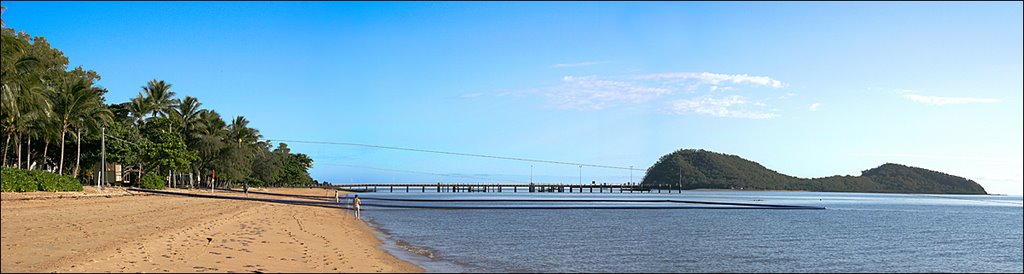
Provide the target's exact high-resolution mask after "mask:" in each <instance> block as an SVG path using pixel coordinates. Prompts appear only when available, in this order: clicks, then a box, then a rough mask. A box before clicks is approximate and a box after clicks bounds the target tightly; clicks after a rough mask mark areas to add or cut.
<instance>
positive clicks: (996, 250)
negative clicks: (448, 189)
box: [360, 191, 1024, 272]
mask: <svg viewBox="0 0 1024 274" xmlns="http://www.w3.org/2000/svg"><path fill="white" fill-rule="evenodd" d="M360 197H365V198H368V199H365V200H364V203H366V204H373V203H378V204H392V205H394V204H405V205H408V204H415V205H431V204H432V205H451V204H457V205H472V206H478V205H487V204H501V205H502V206H504V207H517V206H578V205H593V204H595V203H594V202H515V201H512V202H486V203H473V202H469V203H466V202H464V203H439V202H394V201H390V202H389V201H375V200H373V198H375V197H376V198H399V199H511V200H516V199H525V200H537V199H598V198H599V199H602V200H607V199H612V200H615V199H621V200H637V199H640V200H642V199H656V200H664V199H672V200H687V201H713V202H735V203H758V204H784V205H802V206H820V207H826V208H827V209H826V210H771V209H741V210H721V209H529V210H526V209H458V210H437V209H388V208H377V207H372V206H368V207H366V208H367V210H365V211H364V212H363V218H364V219H367V220H368V221H370V222H371V223H372V224H374V225H375V226H377V227H378V228H380V229H382V231H384V233H385V235H384V237H385V238H386V239H387V240H388V241H390V242H391V246H390V248H391V249H394V250H393V251H396V250H398V249H402V250H412V251H413V252H397V253H398V254H399V255H400V256H404V257H405V258H407V259H410V261H412V262H414V263H417V264H419V265H421V266H423V267H424V268H426V269H427V270H429V271H463V272H542V271H543V272H1021V271H1022V270H1024V267H1022V251H1021V250H1022V239H1024V238H1022V226H1024V225H1022V222H1024V220H1022V215H1024V209H1022V204H1024V201H1022V199H1021V197H1007V196H977V195H907V194H863V193H821V192H745V191H686V192H684V193H683V194H677V193H673V194H629V193H623V194H619V193H614V194H609V193H600V194H599V193H595V194H589V193H586V194H581V193H572V194H570V193H522V192H520V193H508V192H503V193H494V192H490V193H386V192H385V193H366V194H360ZM600 204H602V205H617V206H621V205H626V206H632V205H645V206H646V205H654V206H657V205H662V203H635V202H623V203H616V202H600ZM396 242H397V243H396Z"/></svg>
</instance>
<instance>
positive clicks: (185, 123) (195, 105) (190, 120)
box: [170, 96, 203, 142]
mask: <svg viewBox="0 0 1024 274" xmlns="http://www.w3.org/2000/svg"><path fill="white" fill-rule="evenodd" d="M202 105H203V103H200V102H199V100H198V99H196V98H195V97H192V96H185V99H184V100H181V102H179V103H177V104H176V107H175V108H172V109H171V111H170V118H171V120H173V121H175V122H176V123H178V124H180V125H181V128H180V130H179V131H180V132H181V136H182V137H184V138H185V141H186V142H187V141H188V140H190V139H193V138H194V137H195V134H196V130H197V128H198V127H199V126H200V125H199V123H200V122H201V118H202V117H200V116H199V112H200V109H199V106H202Z"/></svg>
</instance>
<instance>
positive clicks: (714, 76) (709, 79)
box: [636, 72, 786, 88]
mask: <svg viewBox="0 0 1024 274" xmlns="http://www.w3.org/2000/svg"><path fill="white" fill-rule="evenodd" d="M636 79H642V80H661V81H697V82H698V83H701V84H706V85H713V86H719V85H723V84H741V85H742V84H745V85H753V86H763V87H771V88H782V87H785V86H786V84H785V83H783V82H782V81H779V80H775V79H772V78H770V77H767V76H750V75H746V74H721V73H710V72H672V73H657V74H647V75H640V76H637V77H636Z"/></svg>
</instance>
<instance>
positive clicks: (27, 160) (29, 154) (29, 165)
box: [25, 135, 35, 169]
mask: <svg viewBox="0 0 1024 274" xmlns="http://www.w3.org/2000/svg"><path fill="white" fill-rule="evenodd" d="M27 150H28V151H26V152H25V167H26V168H25V169H32V168H33V167H35V165H33V164H32V135H29V136H28V149H27Z"/></svg>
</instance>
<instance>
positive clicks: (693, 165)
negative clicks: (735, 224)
mask: <svg viewBox="0 0 1024 274" xmlns="http://www.w3.org/2000/svg"><path fill="white" fill-rule="evenodd" d="M642 184H643V185H645V186H650V187H672V188H676V187H680V186H682V188H684V189H694V188H717V189H749V190H806V191H844V192H888V193H956V194H985V189H984V188H982V187H981V185H978V184H977V183H975V182H974V181H971V180H968V179H965V178H962V177H957V176H953V175H949V174H945V173H941V172H936V171H931V170H926V169H922V168H916V167H908V166H903V165H897V164H885V165H882V166H880V167H877V168H873V169H869V170H865V171H864V172H863V173H862V175H861V176H832V177H824V178H812V179H804V178H797V177H793V176H789V175H785V174H781V173H778V172H775V171H774V170H770V169H768V168H765V167H764V166H762V165H761V164H758V163H756V162H753V161H750V160H746V159H743V158H740V157H739V156H736V155H728V154H722V153H716V152H711V151H706V150H692V149H686V150H678V151H676V152H673V153H670V154H667V155H665V156H662V157H661V158H660V159H659V160H658V162H656V163H655V164H654V165H653V166H651V167H650V168H648V169H647V174H646V175H644V179H643V182H642Z"/></svg>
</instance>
